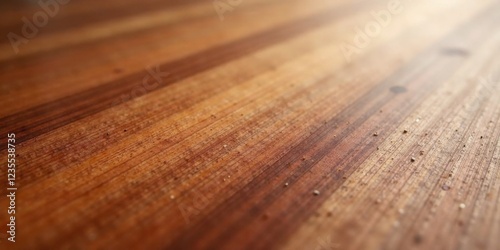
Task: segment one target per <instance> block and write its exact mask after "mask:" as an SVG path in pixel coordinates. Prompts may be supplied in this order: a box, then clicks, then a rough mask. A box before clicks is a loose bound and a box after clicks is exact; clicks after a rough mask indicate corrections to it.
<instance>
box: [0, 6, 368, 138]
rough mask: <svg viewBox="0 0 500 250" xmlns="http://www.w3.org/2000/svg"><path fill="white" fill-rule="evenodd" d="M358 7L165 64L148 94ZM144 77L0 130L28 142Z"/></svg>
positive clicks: (23, 116) (107, 104)
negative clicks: (164, 72)
mask: <svg viewBox="0 0 500 250" xmlns="http://www.w3.org/2000/svg"><path fill="white" fill-rule="evenodd" d="M358 5H359V3H356V4H353V5H348V6H341V7H337V8H333V9H329V10H327V11H324V12H322V13H319V14H317V15H312V16H309V17H306V18H304V19H301V20H296V21H293V22H290V23H287V24H284V25H281V26H277V27H274V28H271V29H269V30H266V31H263V32H259V33H257V34H255V35H251V36H249V37H246V38H243V39H240V40H237V41H234V42H230V43H227V44H224V45H221V46H217V47H214V48H210V49H207V50H205V51H202V52H200V53H197V54H194V55H191V56H188V57H185V58H182V59H179V60H176V61H173V62H169V63H166V64H163V65H161V66H160V68H161V69H168V72H169V73H170V75H169V76H167V77H166V78H164V79H163V82H162V83H161V84H160V85H159V87H158V88H156V89H154V90H152V91H150V92H149V93H151V92H153V91H157V90H160V89H162V88H164V87H166V86H169V85H171V84H173V83H175V82H178V81H181V80H183V79H186V78H188V77H190V76H192V75H195V74H198V73H201V72H203V71H206V70H208V69H211V68H214V67H217V66H219V65H222V64H224V63H227V62H230V61H232V60H235V59H237V58H240V57H243V56H245V55H247V54H250V53H252V52H255V51H258V50H260V49H263V48H266V47H269V46H271V45H274V44H277V43H279V42H282V41H285V40H287V39H290V38H292V37H295V36H298V35H300V34H302V33H305V32H308V31H310V30H311V29H312V28H317V27H320V26H323V25H326V24H327V23H329V22H331V21H333V20H337V19H338V18H340V17H343V16H346V15H348V14H350V13H352V12H353V11H354V10H355V9H356V8H357V7H358ZM143 76H144V74H143V73H142V72H141V73H136V74H133V75H130V76H127V77H125V78H122V79H118V80H116V81H113V82H110V83H108V84H106V85H102V86H99V87H96V88H92V89H89V90H86V91H83V92H80V93H77V94H75V95H72V96H68V97H65V98H62V99H60V100H56V101H53V102H50V103H47V104H43V105H40V106H38V107H35V108H32V109H29V110H26V111H23V112H19V113H16V114H13V115H10V116H7V117H4V118H1V119H0V123H1V124H6V126H5V127H3V128H2V129H0V131H1V132H2V133H8V132H12V131H15V132H16V135H17V134H18V137H19V139H18V142H19V143H21V142H24V141H27V140H29V139H32V138H34V137H36V136H39V135H41V134H44V133H47V132H49V131H51V130H54V129H56V128H59V127H62V126H65V125H67V124H69V123H72V122H74V121H77V120H80V119H83V118H85V117H87V116H90V115H93V114H96V113H98V112H100V111H103V110H105V109H108V108H111V107H113V106H115V105H118V104H119V103H115V102H113V100H115V99H116V98H118V97H119V96H121V95H123V94H128V93H130V92H131V91H132V90H133V89H134V88H135V87H137V84H138V83H140V82H141V80H142V78H143ZM140 96H141V95H140V94H139V95H136V96H134V97H132V98H130V99H129V100H128V101H131V100H133V99H135V98H138V97H140ZM31 121H34V122H31Z"/></svg>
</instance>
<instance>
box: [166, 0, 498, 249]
mask: <svg viewBox="0 0 500 250" xmlns="http://www.w3.org/2000/svg"><path fill="white" fill-rule="evenodd" d="M495 11H498V10H497V9H495V8H492V9H489V10H488V11H487V13H482V14H481V15H479V16H478V17H477V18H476V19H475V20H474V21H473V22H471V23H470V24H468V25H466V26H464V27H461V29H459V30H458V31H456V32H454V33H452V34H451V35H450V36H448V37H447V38H446V39H444V40H443V41H442V42H441V43H438V44H437V45H435V46H433V47H432V48H430V49H429V50H427V51H426V52H425V53H423V54H421V55H420V56H419V57H418V58H417V59H416V60H414V62H413V63H411V64H409V65H408V66H406V67H405V68H403V69H401V70H400V71H399V73H398V74H396V75H394V76H393V77H391V78H389V79H388V80H386V81H384V82H383V83H382V84H380V85H379V86H377V87H376V88H374V89H373V90H371V91H370V92H369V93H367V94H366V95H365V96H363V97H361V98H359V99H358V100H357V101H356V102H355V103H353V104H352V105H351V106H349V107H348V108H346V109H345V110H344V111H342V112H341V113H340V114H339V115H337V116H335V117H333V118H332V119H331V120H330V121H328V123H327V124H326V125H325V126H322V127H321V128H320V129H318V131H316V132H315V133H314V134H312V135H311V136H309V137H308V138H307V139H306V140H304V141H302V142H300V144H298V145H297V146H296V147H295V148H294V149H292V150H291V151H289V153H287V154H286V155H285V156H284V157H282V158H281V159H280V160H278V161H277V162H275V163H274V164H272V165H271V166H269V167H267V168H266V169H265V170H264V172H263V173H262V174H260V175H259V177H256V178H254V179H253V180H252V182H250V183H249V184H247V185H246V186H245V187H243V188H242V189H240V190H238V191H237V192H235V193H236V194H237V195H233V196H231V197H229V198H228V199H227V200H226V201H224V202H223V204H221V205H220V206H219V207H218V208H217V209H215V210H214V211H212V212H211V213H209V214H208V215H207V216H205V217H204V218H205V219H203V220H201V221H198V222H197V223H196V224H195V225H194V226H192V227H190V228H189V230H187V231H186V232H185V233H184V234H183V235H182V236H180V237H178V238H177V239H176V240H175V241H174V242H173V243H172V244H170V245H169V246H168V248H169V249H180V248H186V247H187V248H196V247H204V248H210V249H211V248H213V249H221V248H223V247H224V246H226V245H225V244H230V242H228V241H227V239H231V238H234V237H231V236H235V234H237V233H239V232H240V231H239V230H238V229H242V228H245V226H246V225H249V224H251V223H255V218H256V214H259V213H262V211H263V210H265V209H266V207H270V206H271V205H272V204H273V203H274V202H275V201H276V200H277V199H278V197H280V196H281V195H282V194H283V192H286V189H283V187H281V186H280V187H276V186H270V183H272V182H271V180H273V179H277V178H279V179H281V178H283V179H285V178H286V180H287V181H288V182H290V183H291V184H293V183H294V182H297V181H298V180H299V179H300V177H302V176H303V175H304V174H305V173H307V172H308V171H309V170H311V169H312V168H314V166H315V164H316V163H317V162H319V161H320V160H321V159H323V158H324V157H325V156H326V155H328V154H329V153H331V152H332V150H334V149H335V148H336V147H338V146H339V145H340V144H341V143H342V141H344V140H346V139H349V140H350V145H349V146H350V147H349V148H347V149H346V148H343V149H339V150H340V151H341V152H342V151H343V153H344V154H343V155H345V156H348V155H353V154H354V157H353V159H354V161H352V159H350V160H349V161H348V160H347V159H343V160H340V162H336V163H335V164H334V166H332V173H331V175H329V176H325V177H323V178H320V180H319V181H315V182H309V183H308V182H302V185H304V184H307V187H309V189H305V190H304V193H299V194H296V195H297V197H307V194H308V192H310V191H311V190H313V189H316V188H317V187H322V188H323V189H322V192H325V193H326V194H325V195H321V196H318V197H314V198H311V199H309V200H301V201H300V202H299V201H297V206H291V207H289V210H288V211H287V213H286V214H281V215H280V216H276V217H271V218H270V219H269V220H267V221H262V222H259V223H261V225H257V226H255V225H254V226H255V227H259V228H261V229H262V230H261V231H260V232H262V233H260V234H256V235H253V236H254V237H253V238H249V239H248V240H247V241H246V242H245V243H246V244H245V246H246V249H264V247H266V248H268V247H272V246H276V244H279V243H280V242H282V240H284V239H286V237H287V236H288V235H290V234H291V233H292V232H293V231H295V230H296V229H297V228H298V226H299V225H300V224H301V223H302V222H303V221H304V220H305V219H307V218H308V217H309V216H311V215H312V213H313V212H314V211H315V210H316V208H318V207H319V206H320V205H321V204H322V203H323V202H324V201H325V200H326V199H327V197H328V196H329V195H330V194H332V193H333V192H335V191H336V190H337V189H338V188H339V187H340V186H341V184H342V183H343V180H342V178H340V176H343V175H345V174H347V175H348V174H349V173H351V172H352V171H354V170H355V168H356V166H358V165H359V164H361V163H362V162H363V161H364V160H365V159H366V157H367V156H368V153H369V151H370V150H373V148H374V145H376V143H377V141H378V140H379V139H384V135H383V134H382V135H381V136H380V137H377V139H376V140H371V141H370V142H369V143H367V144H364V145H363V144H362V142H363V141H365V140H367V138H353V137H349V136H350V135H352V133H353V132H355V131H356V129H358V128H359V127H360V125H361V124H363V123H364V122H366V121H367V120H368V119H369V118H370V117H371V116H372V115H374V114H375V113H377V112H378V111H379V110H380V108H382V107H383V106H386V105H388V106H391V107H394V108H395V110H393V112H391V113H385V114H383V115H384V116H385V117H386V118H387V119H386V120H385V122H384V123H383V124H382V125H381V126H382V127H386V128H394V127H396V126H397V124H399V123H400V122H401V121H402V120H403V119H404V118H405V117H406V116H407V115H408V114H410V113H411V111H413V110H414V109H415V108H416V107H417V105H418V104H419V103H420V101H421V100H423V99H424V98H425V97H426V96H427V95H428V94H429V93H431V91H432V90H434V89H435V88H437V87H438V86H439V85H440V84H439V83H442V82H443V81H444V80H445V79H447V78H448V77H449V76H450V75H451V74H452V73H454V72H455V71H456V69H457V68H458V67H459V66H460V65H461V63H462V62H463V61H464V60H465V59H464V57H450V56H447V55H441V56H440V57H437V58H436V57H435V55H437V54H440V51H441V49H442V47H443V46H446V45H448V44H453V42H455V41H458V40H459V39H461V40H462V42H465V41H464V40H467V44H468V45H471V46H473V45H474V46H477V45H479V44H481V42H482V41H481V40H477V38H478V36H474V35H472V34H473V33H474V32H478V31H480V32H481V33H483V35H484V32H488V30H489V29H491V28H493V26H494V23H492V22H491V21H492V20H491V16H492V14H493V15H494V13H495ZM479 37H480V36H479ZM464 38H465V39H464ZM430 58H436V59H435V61H433V60H431V61H429V59H430ZM423 62H425V64H426V67H424V68H421V69H419V70H418V71H417V72H414V70H415V68H418V66H419V65H422V63H423ZM411 72H413V73H414V74H413V75H415V78H416V79H418V80H415V79H407V76H408V73H411ZM415 73H416V74H415ZM419 73H420V74H422V75H420V76H419ZM421 84H424V86H422V85H421ZM394 85H403V86H406V87H408V88H409V89H414V90H415V91H412V92H408V93H405V94H401V95H397V96H394V94H393V93H390V92H389V90H388V89H389V88H390V87H391V86H394ZM412 86H413V87H415V88H411V87H412ZM417 86H418V88H416V87H417ZM373 102H375V103H373ZM358 110H363V111H365V110H366V112H363V113H361V114H358V115H356V117H357V119H356V121H355V122H353V123H352V124H350V125H349V126H348V129H347V130H342V131H335V130H336V129H337V125H338V124H340V123H342V122H345V121H347V120H352V119H353V114H356V113H357V112H356V111H358ZM394 113H396V114H399V116H391V114H394ZM335 132H339V133H338V136H337V137H335V138H332V137H331V135H332V134H334V133H335ZM367 136H368V138H369V133H368V135H367ZM353 140H354V141H353ZM317 144H321V145H325V146H323V148H322V149H321V150H319V151H312V153H313V155H314V157H313V158H312V159H313V161H302V160H301V159H300V158H301V157H302V155H306V154H307V153H308V152H304V149H307V148H310V147H312V146H313V145H317ZM347 162H349V165H348V166H346V163H347ZM263 164H264V163H263ZM291 166H295V167H293V168H292V167H291ZM336 166H344V168H343V169H341V171H340V172H337V171H334V170H337V167H336ZM277 176H278V177H277ZM314 180H316V179H314ZM254 190H272V191H269V192H268V194H267V195H265V196H264V198H263V199H260V201H261V202H260V203H259V204H258V205H250V207H251V210H250V211H248V212H247V213H245V214H244V215H243V216H242V217H239V218H237V219H234V220H229V219H226V218H227V215H228V214H231V213H233V211H237V210H238V209H241V207H244V206H245V205H249V204H250V202H252V201H255V200H254V199H252V198H251V197H253V196H254ZM303 206H307V207H308V209H306V210H305V209H301V208H302V207H303ZM290 218H293V220H291V219H290ZM283 221H288V222H290V223H291V224H290V223H282V222H283ZM218 224H224V225H226V226H225V227H224V228H223V229H221V230H217V229H220V228H218V227H216V225H218ZM209 228H210V231H211V232H216V235H215V236H214V235H207V233H206V232H207V231H208V229H209ZM267 235H272V237H273V238H272V239H269V238H267V237H266V236H267ZM212 236H213V238H211V237H212ZM207 238H208V239H207ZM195 239H196V240H195ZM204 240H207V241H204ZM240 243H242V242H240ZM196 244H203V245H196Z"/></svg>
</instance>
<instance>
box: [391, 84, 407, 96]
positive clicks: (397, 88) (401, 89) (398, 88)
mask: <svg viewBox="0 0 500 250" xmlns="http://www.w3.org/2000/svg"><path fill="white" fill-rule="evenodd" d="M389 90H390V91H391V92H392V93H394V94H401V93H405V92H406V91H407V90H406V88H405V87H403V86H392V87H391V88H390V89H389Z"/></svg>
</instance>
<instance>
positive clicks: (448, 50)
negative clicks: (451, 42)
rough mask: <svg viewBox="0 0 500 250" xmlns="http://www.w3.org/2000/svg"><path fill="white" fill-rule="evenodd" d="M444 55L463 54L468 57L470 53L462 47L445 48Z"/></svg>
mask: <svg viewBox="0 0 500 250" xmlns="http://www.w3.org/2000/svg"><path fill="white" fill-rule="evenodd" d="M441 52H442V53H443V55H447V56H463V57H466V56H468V55H469V52H468V51H467V50H465V49H461V48H444V49H443V50H442V51H441Z"/></svg>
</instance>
